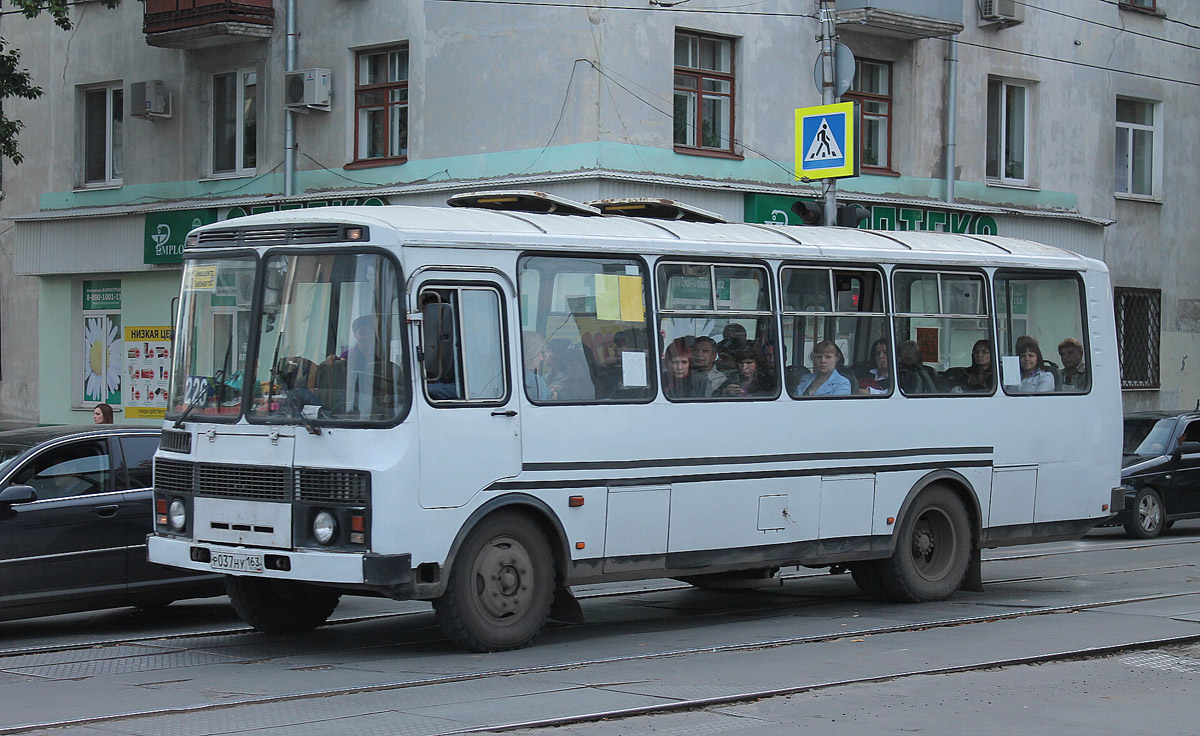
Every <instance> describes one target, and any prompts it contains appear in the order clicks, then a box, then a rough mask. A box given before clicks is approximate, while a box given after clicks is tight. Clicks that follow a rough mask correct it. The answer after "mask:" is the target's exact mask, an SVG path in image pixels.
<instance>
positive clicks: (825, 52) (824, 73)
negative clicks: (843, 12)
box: [818, 0, 837, 225]
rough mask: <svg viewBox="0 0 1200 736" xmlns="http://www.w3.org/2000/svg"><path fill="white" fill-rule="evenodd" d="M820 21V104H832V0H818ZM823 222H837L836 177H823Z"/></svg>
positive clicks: (833, 88)
mask: <svg viewBox="0 0 1200 736" xmlns="http://www.w3.org/2000/svg"><path fill="white" fill-rule="evenodd" d="M818 1H819V9H820V21H821V104H822V105H832V104H833V103H834V102H835V101H836V98H837V94H836V92H837V88H836V85H837V81H836V80H837V70H836V65H837V56H836V55H835V53H834V51H835V46H834V44H835V43H836V41H835V40H834V27H833V15H834V0H818ZM824 181H825V224H826V225H833V224H836V223H837V179H825V180H824Z"/></svg>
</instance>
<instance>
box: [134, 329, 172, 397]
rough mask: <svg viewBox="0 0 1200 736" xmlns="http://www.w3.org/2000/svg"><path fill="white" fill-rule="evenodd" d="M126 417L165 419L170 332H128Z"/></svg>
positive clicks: (168, 379)
mask: <svg viewBox="0 0 1200 736" xmlns="http://www.w3.org/2000/svg"><path fill="white" fill-rule="evenodd" d="M125 378H126V381H127V383H126V388H125V417H126V418H127V419H162V418H163V417H164V416H165V415H166V413H167V389H168V386H169V385H170V378H171V328H170V327H128V326H127V327H126V328H125Z"/></svg>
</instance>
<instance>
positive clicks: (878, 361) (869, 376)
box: [858, 340, 892, 395]
mask: <svg viewBox="0 0 1200 736" xmlns="http://www.w3.org/2000/svg"><path fill="white" fill-rule="evenodd" d="M871 356H872V358H873V359H874V363H875V365H874V367H873V368H870V369H869V370H867V372H866V373H865V374H864V375H862V376H860V377H859V379H858V391H859V393H861V394H874V395H881V394H886V393H888V392H889V391H891V390H892V374H891V364H890V362H889V361H890V360H891V359H890V358H889V357H888V344H887V341H886V340H876V341H875V343H874V344H873V345H871Z"/></svg>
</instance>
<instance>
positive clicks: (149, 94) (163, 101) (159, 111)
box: [129, 79, 171, 120]
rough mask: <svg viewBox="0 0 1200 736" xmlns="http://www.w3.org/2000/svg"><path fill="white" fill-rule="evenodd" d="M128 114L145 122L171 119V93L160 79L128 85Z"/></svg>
mask: <svg viewBox="0 0 1200 736" xmlns="http://www.w3.org/2000/svg"><path fill="white" fill-rule="evenodd" d="M129 114H130V115H131V116H133V117H135V118H146V119H147V120H149V119H151V118H169V117H171V93H169V92H167V88H166V85H165V84H163V81H162V80H161V79H151V80H148V81H145V82H132V83H130V85H129Z"/></svg>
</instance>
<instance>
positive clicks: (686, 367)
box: [663, 337, 712, 399]
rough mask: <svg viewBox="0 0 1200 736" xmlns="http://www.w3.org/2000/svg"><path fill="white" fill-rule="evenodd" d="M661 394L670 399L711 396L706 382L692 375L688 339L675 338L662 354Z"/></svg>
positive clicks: (690, 350)
mask: <svg viewBox="0 0 1200 736" xmlns="http://www.w3.org/2000/svg"><path fill="white" fill-rule="evenodd" d="M663 362H664V363H665V364H666V370H665V371H664V372H663V393H665V394H666V395H667V397H668V398H672V399H696V398H702V397H705V396H710V395H711V394H712V389H711V388H710V387H709V384H708V380H707V379H705V378H702V377H701V376H699V375H697V374H695V373H692V370H691V367H692V365H691V364H692V349H691V348H689V347H688V338H686V337H677V338H675V339H674V340H672V341H671V344H670V345H668V346H667V350H666V352H665V353H664V354H663Z"/></svg>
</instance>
